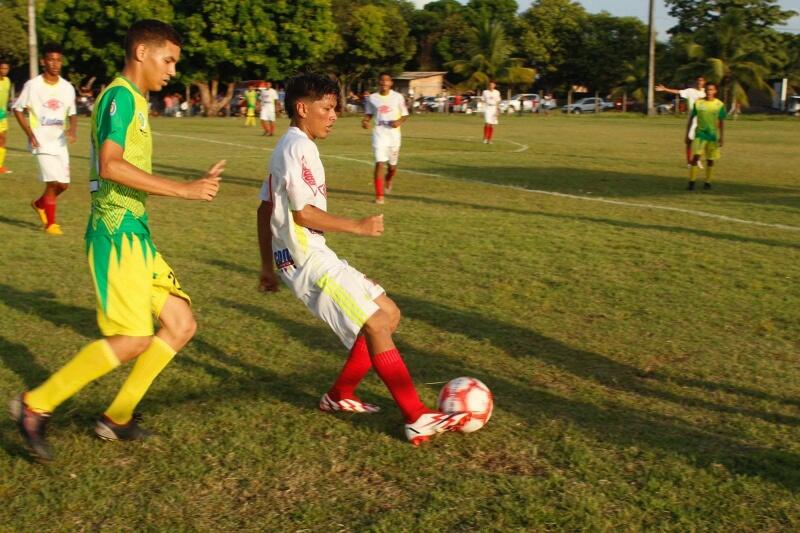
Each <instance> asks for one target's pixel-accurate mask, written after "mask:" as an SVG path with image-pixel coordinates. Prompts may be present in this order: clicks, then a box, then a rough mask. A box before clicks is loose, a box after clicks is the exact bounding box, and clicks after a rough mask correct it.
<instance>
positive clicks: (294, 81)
mask: <svg viewBox="0 0 800 533" xmlns="http://www.w3.org/2000/svg"><path fill="white" fill-rule="evenodd" d="M329 94H332V95H334V96H338V95H339V84H338V83H336V82H335V81H333V80H332V79H330V78H329V77H328V76H325V75H324V74H316V73H313V72H307V73H303V74H298V75H296V76H294V77H292V78H290V79H289V81H287V82H286V96H285V97H284V108H285V109H286V114H287V115H289V118H294V114H295V110H296V107H297V101H298V100H301V99H303V98H311V99H313V100H319V99H320V98H322V97H323V96H327V95H329Z"/></svg>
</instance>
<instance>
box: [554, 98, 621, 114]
mask: <svg viewBox="0 0 800 533" xmlns="http://www.w3.org/2000/svg"><path fill="white" fill-rule="evenodd" d="M606 109H614V103H613V102H606V101H605V100H603V99H602V98H594V97H590V98H581V99H580V100H578V101H577V102H573V103H572V104H571V105H565V106H564V107H562V108H561V111H563V112H564V113H577V114H580V113H594V112H595V111H604V110H606Z"/></svg>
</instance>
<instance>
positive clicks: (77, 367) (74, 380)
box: [25, 340, 120, 413]
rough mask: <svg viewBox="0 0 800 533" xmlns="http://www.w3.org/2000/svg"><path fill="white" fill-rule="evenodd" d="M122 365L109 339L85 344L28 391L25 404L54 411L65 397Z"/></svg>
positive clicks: (41, 409)
mask: <svg viewBox="0 0 800 533" xmlns="http://www.w3.org/2000/svg"><path fill="white" fill-rule="evenodd" d="M119 364H120V362H119V358H117V356H116V355H115V354H114V351H113V350H112V349H111V346H109V344H108V342H107V341H105V340H99V341H95V342H93V343H91V344H88V345H86V346H84V347H83V349H81V351H79V352H78V353H77V354H76V355H75V357H73V358H72V360H71V361H70V362H68V363H67V364H66V365H64V366H63V367H61V369H60V370H58V371H57V372H56V373H55V374H53V375H52V376H50V378H49V379H48V380H47V381H45V382H44V383H43V384H42V385H40V386H39V387H37V388H35V389H33V390H32V391H30V392H28V393H27V394H25V403H26V404H27V406H28V407H29V408H31V409H33V410H35V411H39V412H44V413H49V412H52V411H53V410H55V408H56V407H58V406H59V405H60V404H61V403H62V402H63V401H64V400H66V399H67V398H69V397H71V396H73V395H74V394H76V393H77V392H78V391H79V390H81V389H82V388H83V387H85V386H86V385H87V384H89V383H90V382H92V381H94V380H96V379H97V378H99V377H101V376H103V375H105V374H107V373H108V372H111V371H112V370H114V369H115V368H117V367H118V366H119Z"/></svg>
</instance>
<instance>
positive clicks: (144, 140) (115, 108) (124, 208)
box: [10, 20, 225, 460]
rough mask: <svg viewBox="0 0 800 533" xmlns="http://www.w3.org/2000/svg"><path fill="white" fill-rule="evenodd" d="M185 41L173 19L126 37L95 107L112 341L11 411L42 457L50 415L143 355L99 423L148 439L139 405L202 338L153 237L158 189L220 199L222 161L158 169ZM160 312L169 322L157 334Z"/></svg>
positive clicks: (104, 431) (100, 317)
mask: <svg viewBox="0 0 800 533" xmlns="http://www.w3.org/2000/svg"><path fill="white" fill-rule="evenodd" d="M180 53H181V39H180V36H179V35H178V34H177V32H176V31H175V30H174V29H173V28H172V27H171V26H169V25H167V24H165V23H163V22H160V21H157V20H141V21H139V22H136V23H135V24H133V26H131V28H130V30H128V34H127V35H126V37H125V68H124V69H123V71H122V75H120V76H117V77H116V78H115V79H114V81H113V82H112V83H111V84H110V85H109V86H108V87H107V88H106V89H105V90H104V91H103V92H102V93H101V94H100V95H99V96H98V99H97V102H96V103H95V106H94V110H93V112H92V152H91V154H92V161H91V165H90V169H91V170H90V172H91V176H90V182H89V183H90V189H91V192H92V212H91V215H90V217H89V224H88V227H87V229H86V252H87V255H88V260H89V269H90V271H91V274H92V277H93V278H94V288H95V293H96V295H97V321H98V325H99V326H100V330H101V332H102V334H103V337H104V338H103V339H102V340H97V341H94V342H92V343H90V344H88V345H87V346H84V347H83V348H82V349H81V350H80V351H79V352H78V354H77V355H75V357H74V358H73V359H72V360H71V361H69V362H68V363H67V364H66V365H65V366H63V367H62V368H61V369H60V370H58V371H57V372H56V373H55V374H53V375H52V376H50V378H49V379H48V380H47V381H45V382H44V383H43V384H42V385H40V386H39V387H37V388H35V389H33V390H30V391H27V392H25V393H23V394H21V395H20V396H19V397H17V398H15V399H14V400H12V401H11V405H10V410H11V414H12V416H13V417H14V419H15V420H16V421H17V424H18V425H19V429H20V431H21V433H22V435H23V437H24V438H25V440H26V442H27V444H28V446H29V447H30V449H31V451H32V452H33V454H34V456H35V457H36V458H38V459H41V460H49V459H51V458H52V455H51V453H50V450H49V448H48V446H47V444H46V442H45V439H44V430H45V424H46V422H47V420H48V418H49V417H50V414H51V413H52V412H53V411H54V410H55V408H56V407H58V405H59V404H61V403H62V402H63V401H64V400H66V399H67V398H69V397H71V396H73V395H74V394H76V393H77V392H78V391H79V390H80V389H81V388H83V387H84V386H85V385H87V384H88V383H89V382H91V381H93V380H95V379H98V378H99V377H101V376H103V375H104V374H106V373H108V372H110V371H111V370H113V369H114V368H116V367H118V366H119V365H120V364H122V363H125V362H127V361H130V360H132V359H136V363H135V364H134V366H133V369H132V370H131V373H130V375H129V376H128V378H127V380H126V381H125V383H124V384H123V385H122V388H121V389H120V391H119V393H118V394H117V396H116V398H115V399H114V401H113V402H112V403H111V405H110V406H109V408H108V409H107V410H106V411H105V413H103V415H102V416H101V418H100V419H99V420H98V421H97V426H96V428H95V432H96V433H97V435H98V436H100V437H101V438H104V439H107V440H136V439H140V438H142V437H144V436H146V432H145V431H143V430H142V429H141V428H139V426H138V425H137V420H136V419H134V417H133V410H134V408H135V407H136V405H137V404H138V403H139V401H140V400H141V399H142V397H143V396H144V394H145V392H146V391H147V389H148V388H149V387H150V385H151V383H152V382H153V380H154V379H155V378H156V376H158V374H159V373H160V372H161V371H162V370H163V369H164V367H166V365H167V364H168V363H169V362H170V361H171V360H172V358H173V356H174V355H175V352H177V351H178V350H180V349H181V348H183V347H184V346H185V345H186V343H188V342H189V340H190V339H191V338H192V336H193V335H194V332H195V330H196V327H197V326H196V323H195V320H194V316H193V315H192V311H191V309H190V307H189V305H190V299H189V296H188V295H187V294H186V293H185V292H184V291H183V290H182V289H181V285H180V283H178V280H177V278H176V277H175V274H174V273H173V271H172V269H171V268H170V267H169V265H168V264H167V263H166V262H165V261H164V259H163V258H162V257H161V254H159V253H158V251H157V250H156V247H155V245H154V244H153V241H152V240H151V238H150V228H149V225H148V217H147V211H146V209H145V200H146V198H147V195H148V194H155V195H159V196H172V197H178V198H185V199H189V200H206V201H210V200H212V199H213V198H214V197H215V196H216V194H217V191H218V190H219V180H220V173H221V172H222V171H223V169H224V167H225V161H224V160H223V161H219V162H217V163H216V164H215V165H213V166H212V167H211V168H210V169H209V171H208V172H207V173H206V174H205V175H204V176H202V177H201V178H199V179H197V180H194V181H189V182H183V181H174V180H169V179H166V178H162V177H159V176H155V175H153V174H152V173H151V172H152V170H151V165H152V136H151V135H152V134H151V132H150V123H149V120H148V112H147V97H146V95H147V93H148V91H159V90H161V89H162V88H163V87H164V86H165V85H166V84H167V83H168V82H169V80H170V78H172V77H173V76H175V64H176V63H177V61H178V59H179V57H180ZM153 316H155V317H157V318H158V320H159V322H160V324H161V328H160V329H159V331H158V333H157V334H156V335H153Z"/></svg>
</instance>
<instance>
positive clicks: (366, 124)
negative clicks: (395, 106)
mask: <svg viewBox="0 0 800 533" xmlns="http://www.w3.org/2000/svg"><path fill="white" fill-rule="evenodd" d="M371 120H372V113H364V118H362V119H361V127H362V128H364V129H365V130H368V129H369V122H370V121H371Z"/></svg>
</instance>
